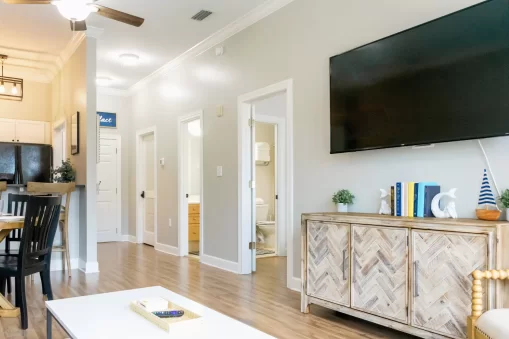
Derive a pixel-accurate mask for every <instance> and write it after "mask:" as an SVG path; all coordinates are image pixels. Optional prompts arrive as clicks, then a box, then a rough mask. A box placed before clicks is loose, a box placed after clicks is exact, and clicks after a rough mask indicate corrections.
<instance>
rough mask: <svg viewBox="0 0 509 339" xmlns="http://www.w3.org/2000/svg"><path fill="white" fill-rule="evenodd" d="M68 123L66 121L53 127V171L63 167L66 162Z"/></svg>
mask: <svg viewBox="0 0 509 339" xmlns="http://www.w3.org/2000/svg"><path fill="white" fill-rule="evenodd" d="M66 127H67V123H66V121H65V120H62V121H60V122H57V123H55V124H54V125H53V169H56V168H57V167H60V166H62V161H66V160H67V158H66V155H67V149H66V145H67V144H66V140H67V135H66V133H67V130H66Z"/></svg>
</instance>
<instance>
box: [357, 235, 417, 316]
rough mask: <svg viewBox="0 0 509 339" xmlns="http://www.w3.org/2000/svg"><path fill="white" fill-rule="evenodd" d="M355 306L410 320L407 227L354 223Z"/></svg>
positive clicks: (377, 313)
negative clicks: (385, 226)
mask: <svg viewBox="0 0 509 339" xmlns="http://www.w3.org/2000/svg"><path fill="white" fill-rule="evenodd" d="M352 232H353V236H352V243H353V258H352V259H353V260H352V266H353V267H352V268H353V271H352V272H353V275H352V307H354V308H356V309H359V310H361V311H365V312H369V313H372V314H375V315H379V316H381V317H384V318H389V319H392V320H396V321H399V322H402V323H407V322H408V310H407V305H408V292H407V291H408V289H407V286H408V245H407V241H408V230H407V229H404V228H382V227H365V226H360V225H352Z"/></svg>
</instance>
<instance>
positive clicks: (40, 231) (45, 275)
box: [0, 196, 62, 330]
mask: <svg viewBox="0 0 509 339" xmlns="http://www.w3.org/2000/svg"><path fill="white" fill-rule="evenodd" d="M61 202H62V197H60V196H56V197H47V196H30V197H29V199H28V202H27V208H26V214H25V223H24V225H23V234H22V236H21V243H20V248H19V255H18V256H4V257H0V289H1V291H2V293H5V286H6V281H7V280H8V279H10V278H11V277H14V278H15V282H16V290H15V293H16V296H15V297H16V307H19V308H20V309H21V328H22V329H24V330H26V329H27V328H28V310H27V300H26V291H25V277H27V276H30V275H32V274H35V273H39V274H40V275H41V281H42V289H43V293H44V294H46V296H47V298H48V300H53V292H52V290H51V281H50V263H51V249H52V247H53V240H54V238H55V233H56V231H57V227H58V220H59V218H60V205H61Z"/></svg>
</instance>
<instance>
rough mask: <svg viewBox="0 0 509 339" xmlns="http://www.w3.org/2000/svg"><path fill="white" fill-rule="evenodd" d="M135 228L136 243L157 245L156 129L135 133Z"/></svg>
mask: <svg viewBox="0 0 509 339" xmlns="http://www.w3.org/2000/svg"><path fill="white" fill-rule="evenodd" d="M136 139H137V141H138V142H137V145H136V160H137V171H136V173H137V176H136V187H137V195H138V198H137V204H136V205H137V208H136V211H137V226H136V235H137V241H138V243H143V244H147V245H150V246H155V244H156V243H157V165H156V161H157V146H156V145H157V139H156V128H155V127H151V128H148V129H145V130H142V131H138V132H137V138H136Z"/></svg>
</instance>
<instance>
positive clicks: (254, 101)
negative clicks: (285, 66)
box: [237, 79, 300, 289]
mask: <svg viewBox="0 0 509 339" xmlns="http://www.w3.org/2000/svg"><path fill="white" fill-rule="evenodd" d="M275 97H278V100H279V99H280V102H282V103H283V106H282V107H280V108H278V109H276V110H273V111H270V110H263V109H260V107H261V106H262V105H261V104H262V103H263V102H265V103H267V102H269V101H270V99H271V98H275ZM257 106H258V107H257ZM238 114H239V118H238V132H237V134H238V139H239V142H238V144H239V157H238V158H239V205H238V209H239V241H238V244H239V249H238V252H239V258H238V260H239V273H240V274H250V273H252V272H255V271H256V244H257V237H256V201H257V196H256V195H257V191H256V188H257V187H258V183H257V182H256V167H257V166H256V159H255V156H254V155H255V154H256V124H257V123H258V122H264V123H269V124H274V125H277V128H276V131H275V139H276V142H275V145H277V146H276V147H275V150H274V152H275V158H276V159H277V160H276V164H275V171H276V172H277V173H276V174H275V179H274V180H275V185H276V188H275V190H276V196H277V200H276V203H275V213H274V218H275V219H276V220H275V221H276V224H277V227H276V233H275V237H276V238H277V239H276V240H275V241H276V244H277V245H276V249H275V251H276V254H277V255H279V256H285V255H287V260H286V267H287V272H286V278H287V286H288V288H291V289H298V288H299V286H300V282H299V279H297V278H294V277H293V266H294V260H293V259H294V253H293V247H294V246H293V227H294V225H293V80H292V79H289V80H285V81H282V82H280V83H276V84H273V85H270V86H267V87H265V88H261V89H259V90H256V91H253V92H251V93H247V94H244V95H242V96H240V97H239V98H238ZM276 153H277V154H276ZM259 202H260V200H259ZM283 259H284V258H283ZM283 259H281V260H283Z"/></svg>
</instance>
